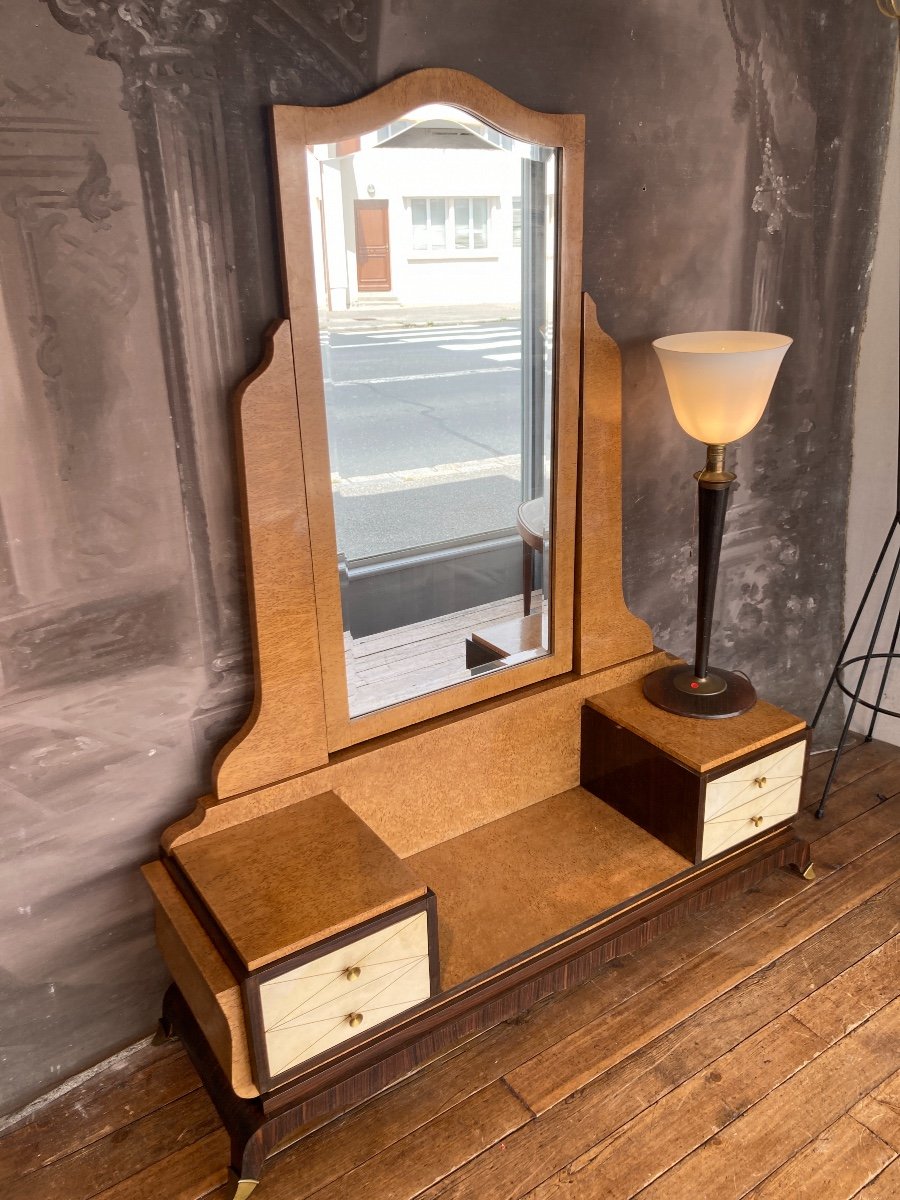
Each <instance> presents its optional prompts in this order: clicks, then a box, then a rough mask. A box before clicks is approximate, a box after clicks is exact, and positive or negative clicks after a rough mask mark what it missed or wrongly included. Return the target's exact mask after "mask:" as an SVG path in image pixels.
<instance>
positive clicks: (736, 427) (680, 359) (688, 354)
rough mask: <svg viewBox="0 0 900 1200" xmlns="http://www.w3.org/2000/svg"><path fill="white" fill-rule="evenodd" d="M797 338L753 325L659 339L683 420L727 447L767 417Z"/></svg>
mask: <svg viewBox="0 0 900 1200" xmlns="http://www.w3.org/2000/svg"><path fill="white" fill-rule="evenodd" d="M792 341H793V339H792V338H789V337H785V336H784V335H783V334H780V333H756V332H754V331H752V330H747V329H730V330H713V331H711V332H709V333H676V334H673V335H672V336H671V337H662V338H657V340H656V341H655V342H654V343H653V348H654V350H655V351H656V353H657V354H658V355H659V361H660V363H661V364H662V369H663V374H664V375H665V377H666V385H667V387H668V389H669V396H670V398H671V400H672V407H673V408H674V410H675V416H676V418H677V420H678V424H679V425H680V426H681V428H682V429H683V430H684V432H685V433H687V434H689V435H690V436H691V437H693V438H696V439H697V441H698V442H705V443H706V444H707V445H708V446H709V445H727V443H728V442H734V441H736V440H737V439H738V438H740V437H743V436H744V434H745V433H749V432H750V430H751V429H752V428H753V427H754V426H755V425H756V423H757V422H758V421H759V419H760V417H761V416H762V415H763V411H764V410H765V407H766V404H767V403H768V400H769V394H770V392H771V391H772V384H773V383H774V382H775V376H776V375H777V374H778V368H779V367H780V366H781V360H782V359H783V358H784V356H785V354H786V353H787V349H788V346H790V344H791V342H792Z"/></svg>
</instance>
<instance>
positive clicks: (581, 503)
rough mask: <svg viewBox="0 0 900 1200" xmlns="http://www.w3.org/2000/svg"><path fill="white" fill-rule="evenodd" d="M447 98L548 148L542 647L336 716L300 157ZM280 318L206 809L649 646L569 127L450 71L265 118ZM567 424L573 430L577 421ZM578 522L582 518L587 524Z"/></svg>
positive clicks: (613, 363)
mask: <svg viewBox="0 0 900 1200" xmlns="http://www.w3.org/2000/svg"><path fill="white" fill-rule="evenodd" d="M434 103H443V104H452V105H456V106H458V107H460V108H462V109H464V110H466V111H468V112H470V113H472V114H473V115H474V116H475V117H477V118H480V119H481V120H483V121H485V122H487V123H488V124H491V125H493V126H494V127H496V128H497V129H499V130H500V131H501V132H504V133H507V134H509V135H510V136H512V137H516V138H519V139H522V140H526V141H532V142H536V143H539V144H541V145H546V146H553V147H557V148H558V151H559V155H560V176H559V179H560V183H559V196H560V206H559V252H558V263H559V266H558V271H559V280H558V289H559V293H558V304H557V314H558V331H557V342H556V346H557V348H556V400H555V440H554V446H555V454H554V463H553V495H552V509H551V511H552V530H553V537H552V551H551V553H552V560H551V570H552V578H553V588H554V597H553V606H552V613H551V621H552V625H551V630H552V648H551V653H549V654H547V655H545V656H544V657H541V658H536V659H533V660H532V661H529V662H526V663H523V664H520V665H515V666H511V667H508V668H506V669H504V670H502V671H498V672H496V673H493V674H487V675H482V676H479V677H477V678H474V679H472V680H471V681H467V682H464V683H462V684H456V685H453V686H451V687H448V688H446V689H445V690H443V691H439V692H435V693H432V694H428V695H423V696H421V697H419V698H417V699H415V700H410V701H406V702H403V703H400V704H397V705H395V706H393V707H391V708H385V709H382V710H380V711H377V712H373V713H371V714H367V715H365V716H361V717H357V718H353V719H351V718H350V716H349V707H348V698H347V690H346V682H345V673H344V672H345V666H344V642H343V629H342V621H341V603H340V593H339V579H338V571H337V556H336V542H335V530H334V511H333V505H332V494H331V480H330V473H329V469H328V450H327V447H328V440H327V429H326V416H325V400H324V383H323V375H322V365H321V355H320V343H319V319H318V309H317V298H316V292H315V285H314V273H313V261H312V255H313V250H312V235H311V229H310V217H309V204H308V184H307V164H306V153H307V151H306V147H307V146H308V145H314V144H322V143H326V142H335V141H340V140H342V139H345V138H348V137H351V136H355V135H356V134H357V133H359V132H360V131H363V130H371V129H374V128H377V127H379V126H381V125H384V124H387V123H388V122H390V121H392V120H395V119H397V118H398V117H399V116H401V115H402V114H403V113H405V112H408V111H410V110H411V109H413V108H416V107H418V106H421V105H425V104H434ZM273 129H274V139H275V148H276V157H277V174H278V194H279V200H280V218H281V220H280V224H281V236H282V249H283V256H284V276H285V288H286V299H287V306H288V320H286V321H282V322H280V323H278V324H277V325H276V326H275V327H273V330H272V331H271V333H270V338H269V343H268V347H267V352H266V356H265V359H264V361H263V362H262V364H261V365H260V367H259V369H258V370H257V371H256V372H255V373H254V374H253V375H252V376H250V377H249V378H248V379H247V380H245V381H244V383H243V385H242V386H241V388H240V390H239V394H238V397H237V420H238V436H237V444H238V449H239V466H240V468H241V484H242V489H241V490H242V498H243V502H244V517H245V532H246V550H247V565H248V572H247V575H248V590H249V594H250V606H251V623H252V629H253V635H254V667H255V673H256V688H255V695H254V703H253V708H252V711H251V714H250V716H249V718H248V720H247V722H246V723H245V725H244V726H243V728H242V729H241V730H240V731H239V732H238V733H237V734H236V735H235V736H234V737H233V738H232V739H231V740H230V741H229V742H228V743H227V744H226V745H225V746H224V747H223V749H222V751H221V752H220V753H219V755H218V757H217V759H216V763H215V766H214V780H215V793H216V798H217V799H218V800H223V799H226V798H228V797H231V796H237V795H240V794H242V793H247V792H250V791H253V790H254V789H256V788H260V787H265V786H266V785H267V784H270V783H274V782H276V781H278V780H283V779H287V778H289V777H291V776H294V775H299V774H302V773H304V772H308V771H312V770H314V769H315V768H319V767H324V766H325V765H326V764H327V763H329V762H330V761H333V760H334V759H335V755H338V756H339V755H340V754H341V753H344V754H346V753H349V752H350V750H351V748H352V747H353V746H354V745H356V744H358V743H361V742H366V741H368V740H369V739H372V738H376V737H379V736H380V735H385V734H391V733H394V732H395V731H398V730H403V729H405V728H408V727H410V726H418V725H420V724H421V723H422V722H424V721H427V720H429V719H431V718H440V717H445V718H446V716H447V714H452V713H454V712H456V711H457V710H461V709H467V710H468V709H469V708H470V706H472V705H473V704H477V703H478V702H484V701H491V700H496V698H498V697H502V696H503V695H504V694H507V693H513V692H521V689H522V688H523V687H526V686H527V685H535V684H541V683H542V682H545V681H550V680H552V679H553V678H554V677H556V678H559V677H560V676H567V675H571V673H572V672H573V671H574V673H575V674H577V675H585V674H589V673H591V672H593V671H597V670H599V669H601V668H602V667H604V666H608V665H611V664H612V663H616V662H621V661H624V660H626V659H628V658H630V657H633V656H635V655H640V654H645V653H647V652H648V651H649V650H650V649H651V645H652V643H651V641H650V637H649V631H648V629H647V626H646V625H645V624H644V622H642V621H640V620H638V619H637V618H635V617H634V616H632V614H631V613H629V612H628V610H627V609H626V608H625V605H624V602H623V599H622V591H621V501H620V494H619V488H620V444H619V436H620V435H619V429H620V421H621V411H620V404H621V392H620V366H619V355H618V349H617V347H616V346H615V343H614V342H612V340H611V339H609V338H608V337H607V336H606V335H605V334H603V333H602V331H601V330H600V329H599V327H598V326H597V324H596V313H595V310H594V307H593V304H592V302H591V301H590V300H589V298H585V305H584V328H583V327H582V296H581V291H580V275H581V257H582V200H583V171H584V161H583V160H584V118H583V117H582V116H580V115H571V114H551V113H541V112H536V111H534V110H531V109H528V108H525V107H523V106H521V105H519V104H517V103H516V102H515V101H513V100H510V99H509V98H508V97H506V96H503V95H502V94H501V93H499V92H497V91H495V90H494V89H493V88H491V87H489V86H488V85H486V84H484V83H482V82H480V81H479V80H477V79H475V78H474V77H472V76H470V75H467V74H465V73H463V72H458V71H452V70H445V69H427V70H422V71H417V72H414V73H413V74H411V75H407V76H404V77H403V78H401V79H398V80H395V81H394V82H393V83H390V84H388V85H386V86H385V87H383V88H381V89H379V90H378V91H376V92H374V93H372V94H371V95H369V96H366V97H363V98H362V99H360V100H357V101H354V102H352V103H350V104H346V105H343V106H340V107H335V108H299V107H286V106H278V107H276V108H275V109H274V110H273ZM579 417H580V418H581V422H582V428H580V427H579ZM586 518H589V520H587V519H586Z"/></svg>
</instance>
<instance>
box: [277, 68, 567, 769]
mask: <svg viewBox="0 0 900 1200" xmlns="http://www.w3.org/2000/svg"><path fill="white" fill-rule="evenodd" d="M435 103H443V104H452V105H455V106H456V107H458V108H462V109H464V110H465V111H467V112H469V113H471V114H472V115H473V116H475V117H478V118H480V119H481V120H483V121H485V122H486V123H488V124H489V125H492V126H494V127H495V128H496V129H499V130H500V131H501V132H502V133H505V134H508V135H510V136H512V137H515V138H519V139H521V140H523V141H530V142H536V143H539V144H541V145H545V146H554V147H559V148H560V151H559V152H560V157H561V166H560V182H561V187H560V225H559V244H560V246H561V248H562V252H561V254H560V263H559V281H558V286H559V300H558V313H559V333H558V338H559V341H558V351H557V354H556V367H555V374H556V402H555V405H554V408H555V414H554V416H555V453H554V472H553V474H554V488H553V497H552V514H553V519H552V529H553V531H554V536H553V537H552V539H551V562H552V567H551V578H552V579H553V588H554V593H553V603H552V605H551V616H550V621H551V650H550V653H548V654H546V655H544V656H542V657H541V658H538V659H534V660H532V661H530V662H526V663H523V664H520V665H516V666H510V667H507V668H505V669H503V670H501V671H497V672H493V673H490V674H486V675H481V676H478V677H475V678H473V679H471V680H467V681H465V682H462V683H456V684H453V685H452V686H450V687H447V688H444V689H443V690H441V691H437V692H432V693H429V694H427V695H421V696H419V697H417V698H415V699H412V700H407V701H403V702H401V703H399V704H395V705H393V706H392V707H390V708H384V709H380V710H378V711H375V712H372V713H368V714H365V715H362V716H358V717H353V718H351V716H350V712H349V707H348V698H347V678H346V667H345V649H344V629H343V624H342V620H341V595H340V587H339V577H338V570H337V543H336V538H335V522H334V508H333V500H332V493H331V475H330V470H329V466H328V453H327V447H328V434H327V429H326V418H325V393H324V383H323V378H322V370H321V359H320V353H319V346H320V334H319V320H318V311H317V305H316V294H315V289H314V284H313V279H314V265H313V249H312V237H311V231H310V220H309V210H310V204H309V190H308V183H307V166H306V148H307V146H308V145H319V144H323V143H333V142H341V141H344V140H345V139H350V138H355V137H358V136H360V135H361V134H364V133H369V132H371V131H372V130H374V129H376V128H380V127H382V126H386V125H388V124H389V123H390V122H392V121H396V120H398V119H399V118H401V117H403V116H404V115H405V114H407V113H409V112H410V110H412V109H414V108H418V107H419V106H421V105H426V104H435ZM274 128H275V152H276V157H277V165H278V190H279V197H280V204H281V222H282V230H283V237H284V255H285V279H286V284H287V295H288V302H289V310H290V320H291V329H292V333H293V348H294V361H295V363H296V364H297V365H298V370H297V396H298V404H299V411H300V427H301V436H302V441H303V446H304V458H305V462H306V499H307V505H308V509H309V524H310V535H311V541H312V552H313V574H314V580H315V589H316V608H317V612H318V628H319V652H320V657H321V662H322V676H323V691H324V698H325V714H326V725H327V738H328V747H329V749H330V750H337V749H340V748H342V747H345V746H349V745H352V744H354V743H356V742H361V741H365V740H367V739H369V738H371V737H374V736H376V735H378V734H382V733H387V732H390V731H392V730H396V729H401V728H404V727H405V726H407V725H412V724H415V723H417V722H419V721H422V720H425V719H426V718H428V717H434V716H439V715H441V714H442V713H446V712H450V711H452V710H454V709H457V708H462V707H464V706H466V705H469V704H472V703H474V702H475V701H478V700H484V699H486V698H488V697H491V696H497V695H499V694H501V693H503V692H508V691H511V690H512V689H514V688H518V687H521V686H523V685H524V684H529V683H535V682H536V681H538V680H541V679H546V678H548V677H549V676H551V675H560V674H562V673H564V672H565V671H568V670H570V669H571V666H572V603H573V601H572V583H573V574H574V525H575V485H576V476H577V429H578V358H579V341H580V320H579V311H578V300H579V288H580V278H579V276H580V270H581V240H582V238H581V233H582V231H581V212H582V190H583V147H584V119H583V118H582V117H580V116H554V115H550V114H546V113H538V112H534V111H532V110H531V109H527V108H523V107H522V106H521V105H519V104H516V103H514V102H513V101H512V100H509V99H508V98H507V97H505V96H502V95H501V94H500V93H499V92H496V91H494V90H493V89H492V88H490V87H488V86H487V85H486V84H483V83H480V82H479V81H477V80H475V79H473V78H471V77H470V76H468V75H464V74H462V73H458V72H453V71H445V70H426V71H418V72H416V73H414V74H412V75H408V76H406V77H404V78H402V79H399V80H396V81H395V82H393V83H391V84H388V85H387V86H386V87H383V88H381V89H380V90H378V91H377V92H374V93H372V94H371V95H369V96H365V97H364V98H363V99H361V100H357V101H355V102H353V103H351V104H345V105H342V106H341V107H338V108H294V107H286V106H280V107H277V108H276V109H275V124H274ZM436 302H438V303H439V298H436Z"/></svg>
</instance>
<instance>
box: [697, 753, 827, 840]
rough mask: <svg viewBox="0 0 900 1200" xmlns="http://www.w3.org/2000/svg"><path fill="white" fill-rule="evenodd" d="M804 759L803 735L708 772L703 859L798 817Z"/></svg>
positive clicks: (705, 796)
mask: <svg viewBox="0 0 900 1200" xmlns="http://www.w3.org/2000/svg"><path fill="white" fill-rule="evenodd" d="M805 762H806V738H805V737H804V738H803V739H802V740H801V741H795V742H792V743H791V744H790V745H788V746H782V747H781V748H780V749H778V750H775V751H773V752H772V753H771V754H765V755H762V756H761V757H759V758H754V759H752V760H751V761H750V762H745V763H743V764H742V765H741V766H739V767H736V768H734V769H733V770H727V769H726V770H725V772H724V773H723V774H718V775H715V776H709V777H708V778H707V780H706V788H705V789H704V806H703V834H702V843H701V851H700V857H701V859H707V858H714V857H715V855H717V854H721V853H723V851H725V850H730V849H731V847H732V846H737V845H740V843H741V842H745V841H746V840H747V839H748V838H751V837H753V836H754V835H755V834H758V833H764V832H765V831H766V830H767V829H771V828H772V826H773V825H778V824H780V823H781V822H782V821H788V820H790V819H791V817H793V816H795V815H796V813H797V811H798V810H799V808H800V791H801V788H802V786H803V770H804V766H805Z"/></svg>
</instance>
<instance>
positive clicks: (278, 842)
mask: <svg viewBox="0 0 900 1200" xmlns="http://www.w3.org/2000/svg"><path fill="white" fill-rule="evenodd" d="M163 861H164V864H165V866H166V868H167V870H168V872H169V874H170V876H171V877H172V879H173V880H174V882H175V883H176V884H177V885H178V888H179V889H180V891H181V893H182V895H183V896H184V898H185V900H186V901H187V903H188V904H189V905H190V908H191V909H192V911H193V913H194V915H195V916H196V918H197V920H198V921H199V922H200V924H201V925H202V926H203V928H204V930H205V932H206V933H207V935H208V936H209V938H210V940H211V941H212V942H213V944H214V945H215V947H216V949H217V950H218V952H219V954H221V956H222V958H223V959H224V961H225V963H227V965H228V967H229V969H230V971H231V972H232V973H233V975H234V977H235V979H236V980H237V981H238V982H239V984H240V991H241V997H242V1007H243V1015H244V1021H245V1025H246V1032H247V1043H248V1050H249V1058H250V1066H251V1069H252V1073H253V1078H254V1081H255V1083H256V1086H257V1087H258V1089H259V1091H260V1092H261V1093H266V1092H268V1091H270V1090H271V1089H272V1088H275V1087H278V1086H280V1085H281V1084H283V1083H287V1082H288V1081H289V1080H291V1079H292V1078H294V1077H295V1076H297V1075H299V1074H301V1073H302V1072H304V1071H306V1070H308V1069H310V1068H311V1067H313V1066H318V1065H320V1064H321V1063H322V1062H324V1061H326V1060H329V1059H332V1058H335V1057H337V1056H339V1055H341V1054H343V1053H344V1052H345V1051H347V1052H349V1051H350V1050H351V1049H352V1048H354V1047H356V1046H358V1045H359V1044H361V1043H362V1042H364V1041H368V1040H370V1039H371V1038H372V1037H373V1035H374V1036H375V1037H377V1036H378V1034H379V1033H380V1032H386V1031H387V1030H388V1029H389V1028H390V1026H391V1024H392V1023H393V1022H394V1021H395V1020H396V1019H398V1018H400V1017H402V1016H403V1015H404V1014H406V1013H408V1012H410V1011H411V1010H412V1009H414V1008H417V1007H419V1006H420V1005H423V1004H425V1003H427V1002H428V1000H429V998H430V997H431V996H433V995H434V994H435V993H436V992H437V991H438V990H439V984H440V980H439V958H438V946H437V913H436V902H435V898H434V895H433V894H432V893H431V892H430V891H429V889H428V888H427V887H426V886H425V884H423V883H421V882H419V881H418V880H417V879H416V878H415V876H414V875H413V874H412V872H411V871H410V870H409V868H408V867H407V866H406V864H405V863H404V862H403V860H402V859H400V858H398V857H397V855H395V854H394V852H393V851H392V850H391V849H390V848H389V847H388V846H387V845H386V844H385V843H384V842H383V841H382V840H381V839H380V838H379V837H378V836H377V835H376V834H375V833H374V831H373V830H372V829H370V828H369V827H368V826H367V825H366V824H365V822H363V821H362V820H361V819H360V818H359V817H358V816H357V815H356V814H355V813H354V812H353V811H352V810H351V809H350V808H349V807H348V806H347V805H346V804H344V803H343V801H342V800H340V799H339V797H337V796H336V795H334V794H333V793H331V792H328V793H324V794H322V795H319V796H313V797H310V798H309V799H307V800H303V801H301V802H299V803H297V804H293V805H291V806H289V807H287V808H283V809H279V810H277V811H276V812H272V813H267V814H264V815H262V816H259V817H256V818H254V819H253V820H251V821H245V822H242V823H241V824H240V825H238V826H235V827H232V828H226V829H221V830H219V831H217V832H215V833H210V834H208V835H207V836H205V837H198V838H195V839H194V840H191V841H188V842H186V843H184V844H182V845H178V846H176V847H175V848H174V850H173V852H172V853H171V854H170V855H168V856H166V857H165V858H164V860H163ZM173 973H174V972H173ZM195 1015H196V1016H198V1017H199V1016H200V1015H201V1014H196V1013H195ZM201 1025H202V1021H201Z"/></svg>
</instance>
